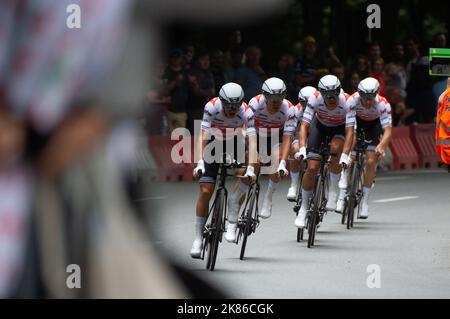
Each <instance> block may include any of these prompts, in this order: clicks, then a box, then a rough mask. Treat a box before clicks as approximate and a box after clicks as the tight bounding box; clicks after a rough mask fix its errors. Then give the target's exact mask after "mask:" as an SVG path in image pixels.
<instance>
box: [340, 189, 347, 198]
mask: <svg viewBox="0 0 450 319" xmlns="http://www.w3.org/2000/svg"><path fill="white" fill-rule="evenodd" d="M345 196H347V190H346V189H341V190H340V191H339V199H340V200H344V199H345Z"/></svg>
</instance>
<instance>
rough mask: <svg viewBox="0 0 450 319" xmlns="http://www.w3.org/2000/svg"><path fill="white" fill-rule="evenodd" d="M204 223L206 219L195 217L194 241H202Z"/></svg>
mask: <svg viewBox="0 0 450 319" xmlns="http://www.w3.org/2000/svg"><path fill="white" fill-rule="evenodd" d="M205 223H206V217H203V216H195V239H200V240H203V227H204V226H205Z"/></svg>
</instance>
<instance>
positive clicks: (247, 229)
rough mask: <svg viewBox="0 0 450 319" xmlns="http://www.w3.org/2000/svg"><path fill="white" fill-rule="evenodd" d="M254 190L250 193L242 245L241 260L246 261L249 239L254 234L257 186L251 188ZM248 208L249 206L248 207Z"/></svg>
mask: <svg viewBox="0 0 450 319" xmlns="http://www.w3.org/2000/svg"><path fill="white" fill-rule="evenodd" d="M251 188H252V190H251V191H250V193H249V197H248V198H249V199H248V200H249V203H248V207H247V211H246V213H245V223H244V228H243V230H242V236H243V238H242V245H241V254H240V256H239V259H240V260H243V259H244V254H245V248H246V246H247V238H248V236H249V235H250V233H251V232H252V219H253V207H255V200H256V184H253V185H252V186H251ZM246 206H247V205H246Z"/></svg>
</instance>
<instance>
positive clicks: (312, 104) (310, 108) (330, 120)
mask: <svg viewBox="0 0 450 319" xmlns="http://www.w3.org/2000/svg"><path fill="white" fill-rule="evenodd" d="M338 99H339V101H338V106H337V107H336V108H334V109H333V110H330V109H328V108H327V107H326V105H325V101H324V100H323V97H322V95H321V94H320V92H319V91H317V92H316V93H314V94H313V95H311V96H310V97H309V99H308V105H307V106H306V108H305V111H304V112H303V120H302V121H303V122H306V123H309V124H311V122H312V120H313V118H314V116H316V118H317V120H318V121H319V122H320V123H322V124H323V125H325V126H329V127H336V126H339V125H344V124H345V126H346V127H350V126H354V125H355V112H354V111H352V110H350V109H349V108H348V107H347V103H346V102H347V101H346V98H345V95H344V93H341V94H339V97H338Z"/></svg>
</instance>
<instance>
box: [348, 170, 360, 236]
mask: <svg viewBox="0 0 450 319" xmlns="http://www.w3.org/2000/svg"><path fill="white" fill-rule="evenodd" d="M350 176H351V178H350V182H351V184H350V192H349V194H348V201H347V207H346V208H347V229H350V228H352V227H353V218H354V214H355V194H356V188H357V187H358V185H357V184H358V178H359V168H358V165H357V164H356V163H355V164H354V165H353V166H352V173H351V175H350Z"/></svg>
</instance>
